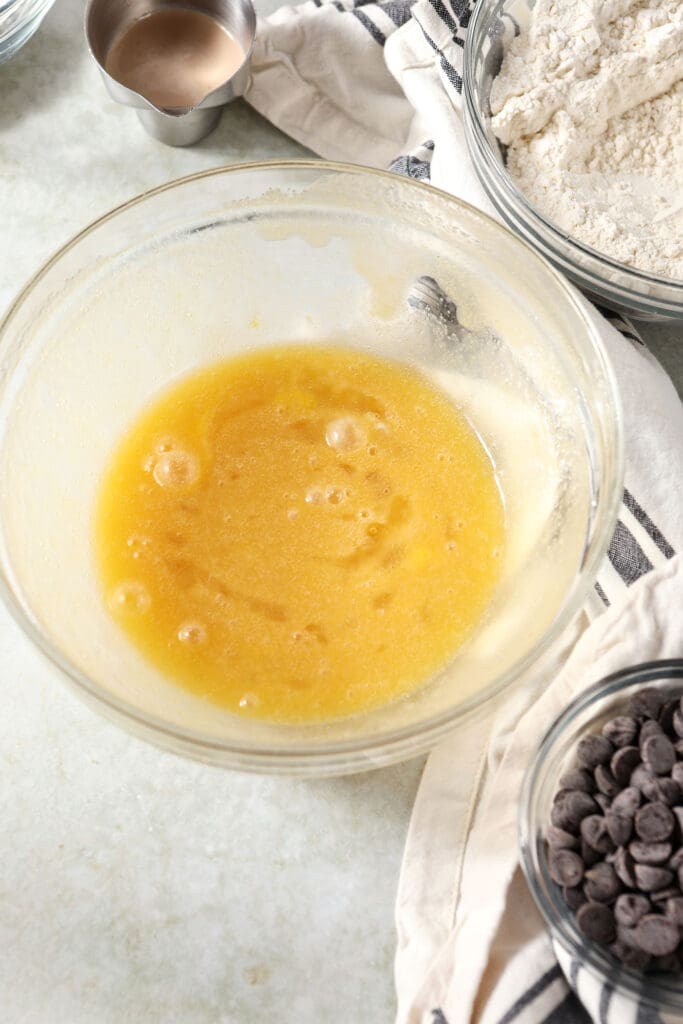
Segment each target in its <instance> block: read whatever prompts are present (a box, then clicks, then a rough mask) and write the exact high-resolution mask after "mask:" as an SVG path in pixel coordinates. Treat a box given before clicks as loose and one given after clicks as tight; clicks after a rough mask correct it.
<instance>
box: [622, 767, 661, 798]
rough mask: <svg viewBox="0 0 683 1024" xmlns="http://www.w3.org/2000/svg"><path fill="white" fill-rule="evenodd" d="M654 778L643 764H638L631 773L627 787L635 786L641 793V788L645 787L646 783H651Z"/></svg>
mask: <svg viewBox="0 0 683 1024" xmlns="http://www.w3.org/2000/svg"><path fill="white" fill-rule="evenodd" d="M655 778H656V776H655V775H653V774H652V772H651V771H650V769H649V768H646V767H645V765H644V764H639V765H638V767H637V768H634V770H633V772H632V773H631V779H630V782H629V785H630V786H632V787H633V786H635V788H636V789H639V790H640V792H641V793H642V792H643V786H645V785H647V784H648V782H652V781H653V780H654V779H655Z"/></svg>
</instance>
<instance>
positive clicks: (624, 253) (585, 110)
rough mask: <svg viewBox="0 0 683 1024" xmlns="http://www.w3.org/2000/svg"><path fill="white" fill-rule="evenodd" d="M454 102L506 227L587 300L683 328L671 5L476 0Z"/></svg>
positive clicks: (679, 26)
mask: <svg viewBox="0 0 683 1024" xmlns="http://www.w3.org/2000/svg"><path fill="white" fill-rule="evenodd" d="M463 91H464V96H465V111H466V132H467V141H468V146H469V150H470V154H471V156H472V159H473V162H474V165H475V167H476V170H477V173H478V175H479V177H480V179H481V181H482V184H483V185H484V187H485V189H486V191H487V193H488V195H489V197H490V199H491V200H492V202H493V204H494V205H495V207H496V209H497V210H498V212H499V213H500V214H501V216H502V217H503V219H504V220H505V221H506V222H507V224H508V225H509V226H510V227H512V228H513V229H514V230H515V231H516V232H517V233H518V234H519V235H521V236H522V237H523V238H524V239H525V240H526V241H528V242H529V243H530V244H531V245H533V246H534V248H535V249H536V250H537V251H539V252H540V253H542V255H544V256H546V257H547V258H548V259H549V260H551V262H552V263H554V264H555V266H556V267H558V268H559V269H560V270H561V271H562V272H563V273H565V274H566V275H567V276H568V277H569V278H570V279H571V280H572V281H573V282H574V283H575V284H577V285H578V287H579V288H581V289H582V290H583V291H584V292H585V293H586V294H587V295H589V297H590V298H592V299H593V300H595V301H596V302H598V303H602V304H603V305H606V306H609V307H611V308H613V309H616V310H619V311H622V312H626V313H629V314H631V315H632V316H636V317H638V318H641V319H647V320H660V319H663V320H665V319H670V320H680V319H683V173H682V171H681V168H682V167H683V134H682V133H681V124H682V123H683V5H681V3H680V0H615V2H614V3H609V4H594V5H590V7H589V8H587V7H586V5H584V4H582V3H580V2H579V0H536V2H533V0H482V2H481V3H480V4H478V5H477V7H476V9H475V12H474V15H473V18H472V22H471V24H470V28H469V33H468V38H467V44H466V56H465V77H464V90H463Z"/></svg>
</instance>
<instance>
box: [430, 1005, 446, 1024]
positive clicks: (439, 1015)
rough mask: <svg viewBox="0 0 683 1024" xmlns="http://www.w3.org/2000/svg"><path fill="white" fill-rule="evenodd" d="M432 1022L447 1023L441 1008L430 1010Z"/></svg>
mask: <svg viewBox="0 0 683 1024" xmlns="http://www.w3.org/2000/svg"><path fill="white" fill-rule="evenodd" d="M432 1024H448V1021H447V1020H446V1017H445V1015H444V1012H443V1010H441V1009H439V1007H437V1008H436V1010H432Z"/></svg>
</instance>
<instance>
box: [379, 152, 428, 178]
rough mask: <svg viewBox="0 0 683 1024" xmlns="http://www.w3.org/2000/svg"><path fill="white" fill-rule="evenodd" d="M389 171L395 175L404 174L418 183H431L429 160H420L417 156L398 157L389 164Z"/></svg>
mask: <svg viewBox="0 0 683 1024" xmlns="http://www.w3.org/2000/svg"><path fill="white" fill-rule="evenodd" d="M389 170H390V171H393V172H394V174H404V175H405V176H406V177H407V178H416V179H417V181H429V175H430V173H431V164H430V163H429V161H428V160H418V158H417V157H416V156H410V155H408V156H397V157H396V159H395V160H393V161H392V162H391V163H390V164H389Z"/></svg>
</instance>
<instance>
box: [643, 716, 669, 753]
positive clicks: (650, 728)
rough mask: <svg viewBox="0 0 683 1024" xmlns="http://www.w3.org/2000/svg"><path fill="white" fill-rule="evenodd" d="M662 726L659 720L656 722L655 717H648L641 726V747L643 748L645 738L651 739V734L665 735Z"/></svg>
mask: <svg viewBox="0 0 683 1024" xmlns="http://www.w3.org/2000/svg"><path fill="white" fill-rule="evenodd" d="M663 735H664V734H663V732H662V727H661V725H660V724H659V722H655V720H654V719H648V720H647V721H646V722H643V724H642V725H641V727H640V736H639V743H640V749H641V750H642V749H643V743H644V742H645V740H649V739H650V737H651V736H663Z"/></svg>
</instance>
